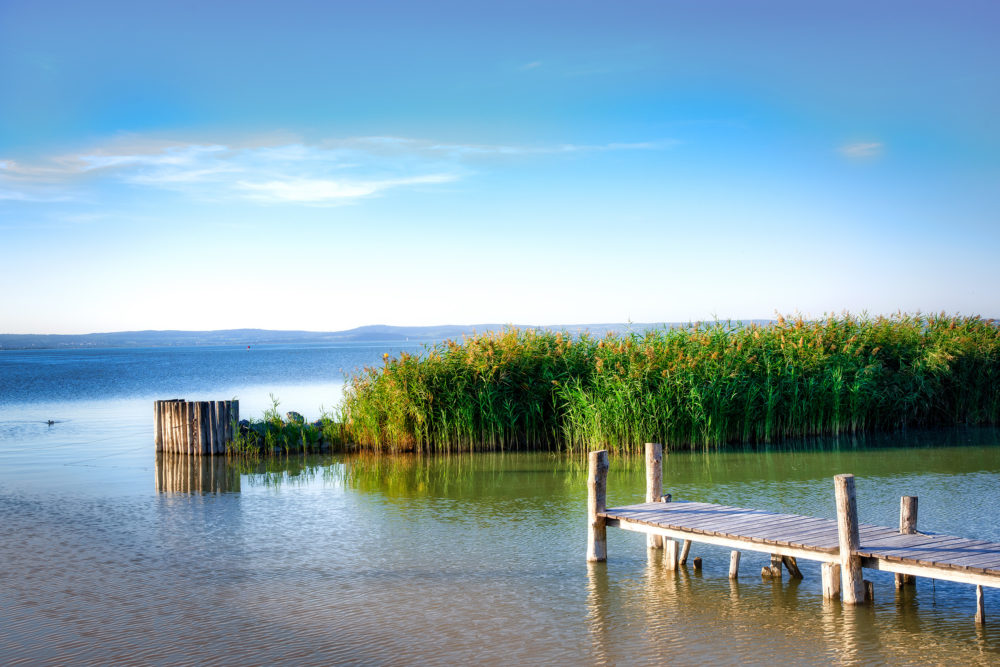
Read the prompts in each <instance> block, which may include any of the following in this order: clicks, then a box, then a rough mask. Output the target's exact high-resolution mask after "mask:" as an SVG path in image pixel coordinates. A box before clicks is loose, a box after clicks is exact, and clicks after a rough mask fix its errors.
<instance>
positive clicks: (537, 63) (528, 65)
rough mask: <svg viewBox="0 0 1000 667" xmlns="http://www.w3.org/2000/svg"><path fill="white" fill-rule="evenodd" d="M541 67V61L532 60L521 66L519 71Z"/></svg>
mask: <svg viewBox="0 0 1000 667" xmlns="http://www.w3.org/2000/svg"><path fill="white" fill-rule="evenodd" d="M541 66H542V61H541V60H534V61H532V62H530V63H526V64H524V65H522V66H521V69H536V68H538V67H541Z"/></svg>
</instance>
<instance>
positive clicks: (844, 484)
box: [587, 443, 1000, 623]
mask: <svg viewBox="0 0 1000 667" xmlns="http://www.w3.org/2000/svg"><path fill="white" fill-rule="evenodd" d="M607 469H608V458H607V452H604V451H600V452H592V453H591V461H590V481H589V489H590V501H589V507H588V510H589V512H588V514H589V518H590V526H589V529H588V550H587V558H588V560H591V561H600V560H605V559H606V558H607V543H606V540H605V534H604V530H605V528H606V527H607V526H612V527H617V528H621V529H624V530H631V531H636V532H641V533H646V534H647V536H648V537H647V545H648V546H649V547H651V548H663V549H664V562H665V564H666V567H667V568H668V569H677V567H678V566H679V565H683V564H684V563H685V562H686V560H687V556H688V553H689V549H690V547H691V543H692V542H696V543H703V544H712V545H716V546H721V547H725V548H729V549H732V550H733V551H732V553H731V554H730V571H729V576H730V577H731V578H736V577H737V576H738V574H739V562H740V552H741V551H757V552H763V553H767V554H770V555H771V565H770V567H765V568H763V571H762V575H763V576H771V577H774V576H777V577H780V576H781V568H782V565H784V566H785V567H786V568H787V569H788V571H789V573H790V574H791V575H792V576H798V577H801V573H800V572H799V569H798V565H797V559H800V558H801V559H806V560H813V561H818V562H820V563H821V564H822V568H821V571H822V576H823V595H824V597H825V598H828V599H833V598H836V597H842V598H843V601H844V602H845V603H847V604H860V603H863V602H865V601H866V600H869V599H871V596H872V594H873V593H872V587H871V584H870V583H869V582H866V581H864V580H863V579H862V570H863V568H869V569H873V570H882V571H887V572H894V573H896V586H897V587H901V586H903V585H906V584H910V583H912V582H913V577H927V578H932V579H941V580H947V581H955V582H961V583H967V584H974V585H975V586H976V599H977V609H976V621H977V622H978V623H983V622H984V621H985V610H984V609H983V595H982V587H983V586H989V587H995V588H1000V543H996V542H985V541H982V540H974V539H969V538H964V537H958V536H953V535H942V534H930V533H919V532H917V531H916V518H917V511H916V509H917V499H916V498H915V497H911V496H905V497H903V499H902V500H901V512H900V526H899V528H898V529H896V528H889V527H886V526H875V525H869V524H861V523H858V520H857V504H856V500H855V494H854V477H853V475H837V476H836V477H835V478H834V483H835V491H836V496H837V519H823V518H817V517H811V516H802V515H797V514H780V513H775V512H765V511H762V510H756V509H747V508H742V507H730V506H727V505H715V504H711V503H700V502H679V501H672V499H671V498H670V496H664V495H662V447H661V446H660V445H657V444H652V443H651V444H647V446H646V481H647V489H646V499H647V502H645V503H642V504H637V505H628V506H625V507H612V508H607V507H605V498H606V479H607ZM695 565H696V566H697V565H698V563H697V562H696V563H695ZM841 592H843V595H841Z"/></svg>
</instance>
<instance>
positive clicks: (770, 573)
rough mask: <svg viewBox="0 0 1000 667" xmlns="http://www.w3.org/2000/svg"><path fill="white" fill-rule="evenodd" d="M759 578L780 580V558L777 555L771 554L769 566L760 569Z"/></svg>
mask: <svg viewBox="0 0 1000 667" xmlns="http://www.w3.org/2000/svg"><path fill="white" fill-rule="evenodd" d="M760 576H762V577H769V578H771V579H781V556H780V555H779V554H771V564H770V565H769V566H764V567H762V568H761V570H760Z"/></svg>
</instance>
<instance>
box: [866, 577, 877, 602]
mask: <svg viewBox="0 0 1000 667" xmlns="http://www.w3.org/2000/svg"><path fill="white" fill-rule="evenodd" d="M864 583H865V602H874V601H875V583H874V582H871V581H868V580H867V579H865V581H864Z"/></svg>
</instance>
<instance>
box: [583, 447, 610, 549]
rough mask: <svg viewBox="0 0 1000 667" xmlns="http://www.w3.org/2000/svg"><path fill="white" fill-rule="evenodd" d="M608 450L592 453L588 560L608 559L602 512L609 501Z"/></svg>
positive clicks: (588, 494) (589, 477)
mask: <svg viewBox="0 0 1000 667" xmlns="http://www.w3.org/2000/svg"><path fill="white" fill-rule="evenodd" d="M608 465H609V464H608V452H607V451H606V450H604V449H601V450H598V451H596V452H591V453H590V473H589V475H588V478H587V560H588V561H590V562H594V561H604V560H607V559H608V537H607V526H606V523H605V519H604V517H603V516H601V514H602V513H603V512H604V510H605V509H607V503H608Z"/></svg>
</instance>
